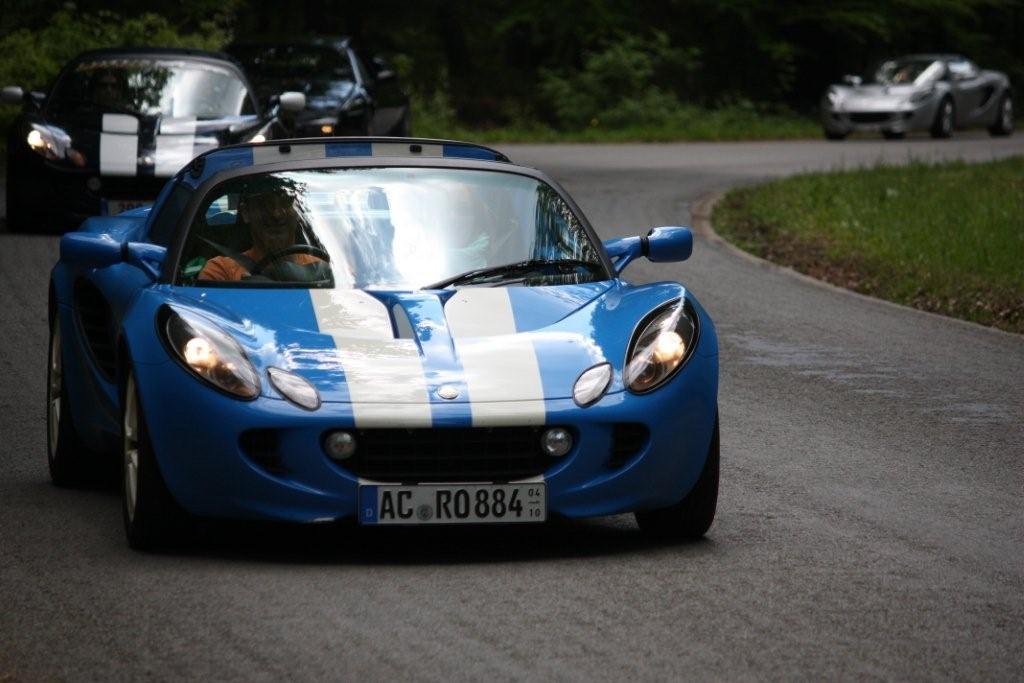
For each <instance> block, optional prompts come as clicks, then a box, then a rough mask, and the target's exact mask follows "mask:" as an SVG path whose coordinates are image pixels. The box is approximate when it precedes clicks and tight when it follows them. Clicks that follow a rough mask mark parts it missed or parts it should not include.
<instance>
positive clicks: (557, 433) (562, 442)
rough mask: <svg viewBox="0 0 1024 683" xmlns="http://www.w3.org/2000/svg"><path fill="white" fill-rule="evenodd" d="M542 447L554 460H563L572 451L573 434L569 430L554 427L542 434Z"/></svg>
mask: <svg viewBox="0 0 1024 683" xmlns="http://www.w3.org/2000/svg"><path fill="white" fill-rule="evenodd" d="M540 447H541V448H542V449H543V450H544V452H545V453H546V454H548V455H550V456H551V457H552V458H561V457H562V456H563V455H565V454H566V453H568V452H569V451H570V450H572V434H570V433H569V430H568V429H563V428H562V427H552V428H551V429H549V430H547V431H545V432H544V433H543V434H541V437H540Z"/></svg>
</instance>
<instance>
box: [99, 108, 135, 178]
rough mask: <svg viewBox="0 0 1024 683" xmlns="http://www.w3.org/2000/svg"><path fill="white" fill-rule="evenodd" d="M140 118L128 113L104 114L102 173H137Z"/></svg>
mask: <svg viewBox="0 0 1024 683" xmlns="http://www.w3.org/2000/svg"><path fill="white" fill-rule="evenodd" d="M138 160H139V120H138V119H137V118H135V117H134V116H129V115H127V114H104V115H103V132H101V133H100V175H121V176H133V175H137V174H138V171H139V168H138V163H139V161H138Z"/></svg>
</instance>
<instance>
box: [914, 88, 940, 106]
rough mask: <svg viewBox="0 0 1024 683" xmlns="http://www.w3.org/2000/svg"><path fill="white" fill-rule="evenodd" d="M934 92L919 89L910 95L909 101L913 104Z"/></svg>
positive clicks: (922, 100)
mask: <svg viewBox="0 0 1024 683" xmlns="http://www.w3.org/2000/svg"><path fill="white" fill-rule="evenodd" d="M934 93H935V91H934V90H919V91H917V92H916V93H914V94H913V95H911V96H910V101H911V102H913V103H914V104H917V103H918V102H924V101H925V100H927V99H928V98H929V97H931V96H932V95H933V94H934Z"/></svg>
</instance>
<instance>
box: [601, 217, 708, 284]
mask: <svg viewBox="0 0 1024 683" xmlns="http://www.w3.org/2000/svg"><path fill="white" fill-rule="evenodd" d="M604 248H605V251H607V252H608V256H610V257H611V259H612V265H613V266H614V267H615V273H616V274H619V273H621V272H622V271H623V270H625V269H626V266H628V265H629V264H630V263H631V262H632V261H633V260H634V259H636V258H639V257H640V256H646V257H647V258H648V259H650V260H651V261H653V262H655V263H669V262H672V261H685V260H686V259H688V258H690V254H692V253H693V233H692V232H690V229H689V228H673V227H664V228H652V229H651V230H650V232H648V233H647V235H646V236H645V237H620V238H618V239H613V240H607V241H605V242H604Z"/></svg>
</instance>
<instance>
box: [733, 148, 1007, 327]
mask: <svg viewBox="0 0 1024 683" xmlns="http://www.w3.org/2000/svg"><path fill="white" fill-rule="evenodd" d="M714 223H715V228H716V229H717V230H718V231H720V232H721V233H722V234H723V235H725V236H727V237H729V238H730V239H733V240H734V241H736V242H737V243H738V244H740V246H742V247H744V248H746V249H748V250H750V251H753V252H754V253H757V254H759V255H762V256H765V257H767V258H771V259H772V260H777V261H781V262H782V263H785V264H787V265H791V266H793V267H795V268H797V269H798V270H802V271H804V272H809V273H810V274H812V275H814V276H816V277H822V278H824V279H828V280H829V281H832V282H834V283H836V284H840V285H843V286H848V287H853V288H854V289H857V290H858V291H862V292H865V293H868V294H872V295H874V296H880V297H882V298H886V299H891V300H893V301H898V302H901V303H906V304H910V305H914V306H917V307H919V308H924V309H927V310H933V311H938V312H941V313H945V314H947V315H954V316H957V317H962V318H966V319H968V320H974V321H976V322H980V323H983V324H986V325H996V326H998V327H1002V328H1004V329H1010V330H1014V331H1016V332H1024V277H1022V276H1021V263H1024V157H1015V158H1011V159H1006V160H1003V161H995V162H990V163H985V164H966V163H963V162H955V163H944V164H935V165H933V164H926V163H914V164H911V165H909V166H907V167H901V168H894V167H878V168H873V169H862V170H854V171H843V172H839V173H815V174H808V175H802V176H796V177H793V178H787V179H785V180H780V181H776V182H772V183H769V184H766V185H762V186H760V187H755V188H746V189H740V190H734V191H733V192H730V193H729V194H728V195H727V197H726V199H725V201H724V202H723V203H722V204H721V205H719V208H718V209H717V210H716V211H715V216H714Z"/></svg>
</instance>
